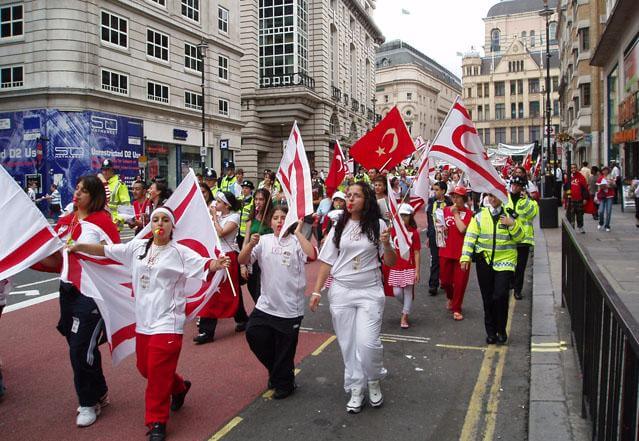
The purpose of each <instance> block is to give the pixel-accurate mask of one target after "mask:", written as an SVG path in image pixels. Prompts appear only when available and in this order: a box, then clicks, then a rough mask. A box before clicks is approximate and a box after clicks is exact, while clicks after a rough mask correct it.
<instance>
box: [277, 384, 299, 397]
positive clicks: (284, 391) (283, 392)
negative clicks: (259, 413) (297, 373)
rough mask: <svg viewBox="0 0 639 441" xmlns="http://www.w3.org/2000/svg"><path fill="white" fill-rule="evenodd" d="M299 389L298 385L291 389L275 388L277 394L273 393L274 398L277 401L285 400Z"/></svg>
mask: <svg viewBox="0 0 639 441" xmlns="http://www.w3.org/2000/svg"><path fill="white" fill-rule="evenodd" d="M295 389H297V384H293V387H292V388H290V389H278V388H275V392H274V393H273V398H274V399H276V400H283V399H284V398H286V397H288V396H289V395H291V394H292V393H293V392H295Z"/></svg>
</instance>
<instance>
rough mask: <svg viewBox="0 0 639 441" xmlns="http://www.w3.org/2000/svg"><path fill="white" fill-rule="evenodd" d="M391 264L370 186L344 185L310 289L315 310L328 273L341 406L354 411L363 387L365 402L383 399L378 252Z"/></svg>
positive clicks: (391, 251)
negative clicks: (342, 203)
mask: <svg viewBox="0 0 639 441" xmlns="http://www.w3.org/2000/svg"><path fill="white" fill-rule="evenodd" d="M382 255H383V257H384V262H386V263H387V264H388V265H390V266H392V265H394V264H395V261H396V260H397V255H396V253H395V250H394V249H393V247H392V246H391V243H390V234H389V230H388V229H387V228H386V224H385V222H384V221H383V220H382V218H381V214H380V212H379V206H378V205H377V200H376V198H375V194H374V193H373V191H372V189H371V188H370V187H369V186H368V185H366V184H365V183H362V182H358V183H355V184H353V185H351V186H350V187H349V188H348V193H347V194H346V211H345V212H344V215H343V216H342V217H341V218H340V220H339V221H338V222H337V224H336V225H335V227H334V228H333V229H332V230H331V231H330V233H329V234H328V236H327V238H326V241H325V242H324V247H323V248H322V251H321V252H320V255H319V260H320V268H319V272H318V275H317V280H316V282H315V290H314V292H313V294H312V295H311V300H310V308H311V311H315V310H316V309H317V306H318V305H319V300H320V298H321V294H320V290H321V289H322V287H323V286H324V283H325V282H326V279H327V278H328V276H329V274H330V275H331V276H332V278H333V282H332V284H331V287H330V289H329V291H328V301H329V303H330V310H331V316H332V318H333V328H334V329H335V334H336V335H337V341H338V343H339V346H340V349H341V351H342V357H343V358H344V389H345V390H346V392H350V393H351V398H350V401H349V402H348V404H347V405H346V411H347V412H351V413H358V412H360V411H361V410H362V406H363V404H364V390H365V389H366V387H368V398H369V402H370V404H371V405H372V406H373V407H378V406H381V405H382V402H383V397H382V391H381V388H380V383H379V382H380V380H381V379H382V377H383V376H384V375H385V373H386V369H384V367H383V363H382V355H383V354H382V352H383V348H382V342H381V340H380V338H379V333H380V330H381V327H382V315H383V314H384V299H385V296H384V286H383V283H382V273H381V271H380V266H381V262H380V257H381V256H382Z"/></svg>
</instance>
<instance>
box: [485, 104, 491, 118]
mask: <svg viewBox="0 0 639 441" xmlns="http://www.w3.org/2000/svg"><path fill="white" fill-rule="evenodd" d="M484 119H486V120H489V119H490V106H489V105H488V104H486V105H485V106H484Z"/></svg>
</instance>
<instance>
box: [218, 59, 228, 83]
mask: <svg viewBox="0 0 639 441" xmlns="http://www.w3.org/2000/svg"><path fill="white" fill-rule="evenodd" d="M217 63H218V67H217V76H218V77H219V78H220V80H228V79H229V59H228V58H226V57H225V56H223V55H220V56H219V57H217Z"/></svg>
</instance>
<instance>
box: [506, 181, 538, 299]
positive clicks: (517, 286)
mask: <svg viewBox="0 0 639 441" xmlns="http://www.w3.org/2000/svg"><path fill="white" fill-rule="evenodd" d="M527 185H528V182H527V179H526V178H524V177H522V176H513V177H512V178H511V180H510V193H509V194H508V204H507V205H506V211H507V212H509V211H512V212H514V216H516V217H517V219H518V220H519V222H520V224H521V228H522V229H523V230H524V240H523V241H522V242H521V243H518V244H517V267H516V268H515V276H514V280H513V288H514V291H515V294H514V295H515V298H516V299H517V300H521V299H522V298H523V296H522V294H521V291H522V288H523V286H524V274H525V272H526V265H527V264H528V255H529V253H530V247H533V246H535V229H534V228H533V220H534V219H535V217H536V216H537V214H538V213H539V207H538V206H537V202H536V201H535V200H534V199H532V198H531V197H529V196H528V194H527V193H526V190H525V189H526V186H527Z"/></svg>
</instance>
